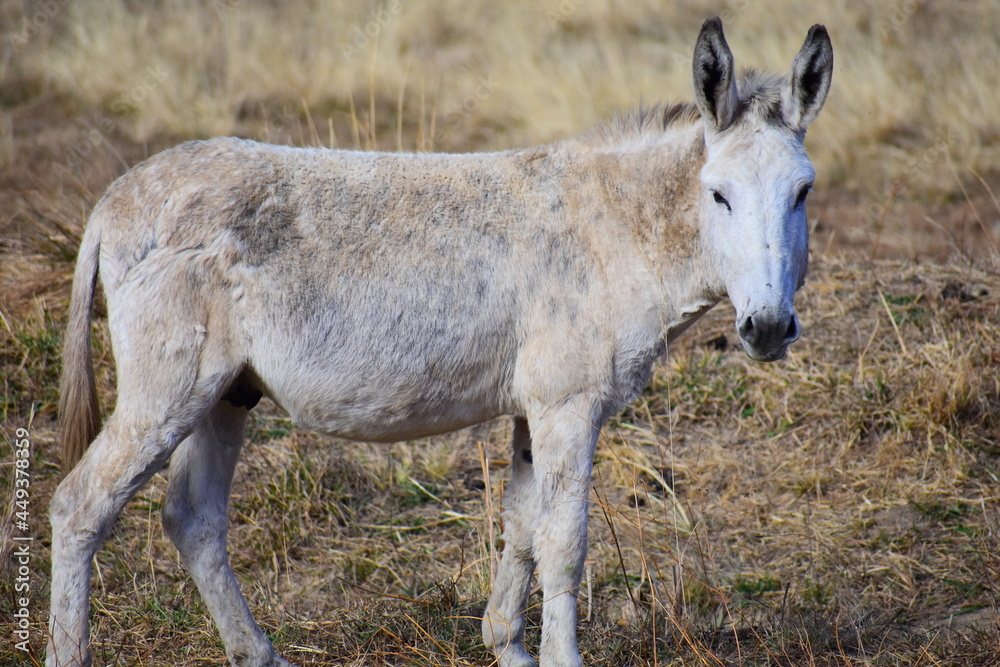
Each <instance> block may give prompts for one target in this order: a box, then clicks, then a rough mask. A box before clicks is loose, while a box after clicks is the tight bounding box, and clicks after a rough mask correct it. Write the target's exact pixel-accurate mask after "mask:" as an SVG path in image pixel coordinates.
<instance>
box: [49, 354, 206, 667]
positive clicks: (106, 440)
mask: <svg viewBox="0 0 1000 667" xmlns="http://www.w3.org/2000/svg"><path fill="white" fill-rule="evenodd" d="M192 370H193V369H192ZM192 375H193V373H192ZM211 384H212V383H211V382H209V383H206V384H202V383H189V384H188V388H190V387H191V386H192V385H194V390H193V391H191V392H190V393H188V395H187V396H184V397H183V400H181V401H172V400H170V399H172V398H174V396H171V395H170V394H169V393H167V392H165V394H166V396H167V399H168V400H167V405H171V406H172V408H171V409H168V410H167V411H166V414H162V415H160V416H159V417H158V418H155V419H153V418H150V416H149V414H148V413H147V414H144V415H137V414H136V413H137V412H138V411H137V410H132V409H130V408H132V407H134V403H133V402H132V401H131V400H130V398H129V394H128V393H123V394H119V406H118V408H117V409H116V411H115V413H114V414H113V415H112V416H111V418H110V419H109V420H108V423H107V424H106V425H105V427H104V429H103V430H102V431H101V433H100V434H99V435H98V436H97V439H96V440H94V442H93V444H91V446H90V448H89V450H88V451H87V453H86V454H85V455H84V456H83V458H82V459H81V460H80V462H79V463H78V464H77V466H76V467H75V468H74V469H73V470H72V472H70V474H69V475H67V476H66V478H65V479H64V480H63V481H62V483H60V484H59V487H58V488H57V489H56V492H55V493H54V494H53V496H52V502H51V504H50V506H49V521H50V522H51V524H52V583H51V587H50V588H51V591H52V604H51V607H50V611H49V633H50V634H49V648H48V656H47V658H46V665H48V666H49V667H78V666H86V665H90V664H91V661H92V654H91V650H90V629H89V619H88V616H89V613H88V607H89V596H90V574H91V563H92V561H93V558H94V555H95V554H96V553H97V550H98V548H99V547H100V546H101V543H102V542H103V541H104V538H105V537H106V536H107V535H108V533H110V532H111V528H112V526H113V525H114V522H115V519H116V518H117V517H118V515H119V514H120V513H121V511H122V509H123V508H124V507H125V505H126V504H127V503H128V501H129V500H130V499H131V498H132V496H133V495H134V494H135V493H136V491H138V490H139V489H140V488H141V487H142V486H143V485H144V484H145V483H146V482H147V481H148V480H149V479H150V477H152V476H153V474H155V473H156V471H158V470H159V469H160V468H162V467H163V465H164V463H165V462H166V461H167V459H169V458H170V455H171V454H172V453H173V451H174V450H175V449H176V447H177V446H178V444H179V443H180V442H181V440H182V439H183V438H184V437H185V435H187V433H188V432H189V431H190V430H191V427H192V422H193V421H195V420H196V419H197V418H198V417H200V415H201V413H202V412H203V411H204V409H205V408H204V407H202V405H200V403H201V402H200V401H199V400H198V398H199V396H203V395H204V394H203V393H202V390H205V391H211V388H210V387H209V385H211ZM133 396H134V394H133Z"/></svg>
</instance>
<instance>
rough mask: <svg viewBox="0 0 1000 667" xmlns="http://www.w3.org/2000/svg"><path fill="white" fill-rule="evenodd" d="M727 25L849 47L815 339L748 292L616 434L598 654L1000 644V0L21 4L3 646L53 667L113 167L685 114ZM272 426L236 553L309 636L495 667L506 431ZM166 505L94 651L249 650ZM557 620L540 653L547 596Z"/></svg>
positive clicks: (594, 523)
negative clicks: (213, 600) (54, 519)
mask: <svg viewBox="0 0 1000 667" xmlns="http://www.w3.org/2000/svg"><path fill="white" fill-rule="evenodd" d="M713 14H718V15H721V16H722V17H723V19H724V21H725V24H726V32H727V37H728V39H729V42H730V44H731V46H732V48H733V51H734V53H735V55H736V59H737V64H743V65H755V66H760V67H763V68H766V69H772V70H784V69H786V68H787V67H788V65H789V64H790V62H791V58H792V56H793V55H794V54H795V52H796V50H797V49H798V47H799V45H800V44H801V41H802V39H803V37H804V35H805V33H806V30H807V29H808V27H809V26H810V25H811V24H812V23H817V22H820V23H824V24H826V25H827V27H828V28H829V30H830V34H831V36H832V38H833V42H834V49H835V52H836V59H837V65H836V71H835V76H834V83H833V89H832V91H831V95H830V98H829V101H828V102H827V105H826V108H825V109H824V112H823V114H822V115H821V116H820V119H819V121H818V122H817V123H816V124H815V125H814V126H813V127H812V128H811V129H810V134H809V136H808V138H807V142H806V143H807V146H808V148H809V150H810V153H811V155H812V157H813V159H814V162H815V165H816V168H817V172H818V175H819V177H818V179H817V187H816V192H815V195H814V197H812V198H811V199H810V209H809V219H810V224H811V228H812V232H813V234H812V241H811V252H812V267H811V273H810V278H809V280H808V282H807V284H806V287H805V288H804V289H803V290H802V292H801V293H800V295H799V298H798V301H797V305H798V307H799V311H800V315H801V318H802V324H803V328H804V335H803V338H802V340H801V341H799V342H798V343H796V344H795V345H794V346H793V347H792V349H791V351H790V353H789V355H788V357H787V358H786V359H785V360H783V361H782V362H779V363H776V364H771V365H762V364H756V363H754V362H751V361H749V360H748V359H747V358H746V357H745V355H743V354H742V352H741V351H739V350H738V349H737V348H736V346H735V345H734V342H735V334H734V332H733V323H732V320H733V314H732V310H731V308H729V307H728V304H723V305H722V306H720V307H719V308H717V309H716V310H715V311H713V312H712V313H710V314H709V315H708V316H706V317H705V318H704V320H703V321H701V322H700V323H699V324H698V325H696V326H695V327H694V328H693V329H692V330H691V331H690V332H688V333H687V334H686V336H685V337H684V338H682V339H681V341H680V342H679V344H678V345H677V346H676V347H675V348H674V349H672V350H671V355H670V357H669V359H668V361H667V362H666V363H665V364H664V365H662V366H661V367H659V368H658V369H657V371H656V374H655V376H654V379H653V381H652V383H651V384H650V386H649V387H647V389H646V390H645V392H644V393H643V394H642V396H641V398H640V399H639V400H638V401H637V402H636V403H635V404H634V405H633V406H631V407H630V408H628V409H626V410H625V411H624V412H623V413H622V414H620V415H617V416H616V417H615V418H614V419H613V420H612V421H611V423H610V424H609V426H608V427H607V428H606V429H605V431H604V433H603V434H602V437H601V441H600V446H599V451H598V454H597V465H596V468H595V472H594V478H593V496H592V500H593V509H592V514H591V524H590V525H591V546H590V550H589V554H588V556H589V559H588V568H587V577H586V580H585V582H584V587H583V590H582V592H581V595H580V617H581V621H580V626H581V633H580V634H581V639H582V646H581V649H582V651H583V653H584V659H585V661H587V663H588V664H594V665H664V666H666V665H787V666H797V665H838V666H840V665H842V666H845V667H846V666H860V665H872V666H875V665H899V666H903V665H907V666H910V665H927V666H928V667H930V666H942V665H953V666H956V667H959V666H966V665H972V666H978V665H982V666H987V665H997V664H1000V616H998V609H997V604H998V599H1000V513H998V510H1000V379H998V374H997V372H996V369H997V366H998V364H1000V272H998V268H1000V264H998V247H1000V202H998V197H1000V112H998V109H1000V39H998V37H997V33H996V26H997V25H1000V2H998V0H897V1H895V2H876V1H875V0H869V1H863V0H852V1H851V2H848V1H847V0H832V1H830V2H826V3H818V2H817V3H802V2H792V0H729V1H720V2H706V1H703V0H677V1H675V2H667V1H665V0H635V1H630V2H614V1H612V0H535V1H530V0H514V1H510V2H504V3H498V2H497V3H491V2H460V1H459V0H440V1H435V2H431V1H429V0H428V1H423V0H420V1H418V0H412V1H406V0H385V1H383V2H350V3H348V2H346V1H341V2H333V1H331V2H322V1H320V0H311V1H310V0H295V1H290V2H275V1H273V0H203V1H202V2H195V1H194V0H157V1H156V2H142V1H140V0H109V1H98V0H77V1H76V2H70V1H69V0H40V1H38V2H29V1H27V0H24V1H14V0H0V53H2V58H3V59H2V61H0V183H2V185H0V385H2V394H0V421H2V427H0V429H2V438H0V440H2V443H3V444H2V449H0V535H2V536H3V541H2V543H0V556H2V559H0V573H2V574H0V665H37V664H41V660H42V650H43V647H44V631H45V619H46V613H47V604H48V602H47V599H48V584H47V580H48V524H47V517H46V506H47V503H48V498H49V497H50V496H51V493H52V491H53V489H54V488H55V485H56V484H57V482H58V480H59V477H60V472H59V469H58V454H57V449H58V443H57V442H56V441H55V437H54V434H55V430H54V426H55V416H56V415H55V412H56V409H55V406H56V402H57V379H58V375H59V370H60V361H59V354H60V346H61V335H62V330H63V322H64V318H65V312H66V307H67V301H68V287H69V280H70V276H71V271H72V266H73V259H74V255H75V252H76V246H77V244H78V242H79V238H80V233H81V229H82V227H83V225H84V223H85V220H86V217H87V214H88V212H89V210H90V209H91V208H92V207H93V205H94V204H95V203H96V201H97V200H98V198H99V197H100V195H101V193H102V192H103V191H104V189H105V188H106V187H107V186H108V185H109V184H110V183H111V182H112V181H113V180H114V179H115V178H116V177H117V176H119V175H121V174H122V173H124V172H125V171H126V170H127V169H128V168H129V167H130V166H132V165H134V164H136V163H138V162H139V161H141V160H142V159H143V158H145V157H147V156H149V155H152V154H154V153H156V152H158V151H160V150H162V149H164V148H166V147H169V146H171V145H174V144H176V143H178V142H180V141H183V140H186V139H191V138H204V137H209V136H216V135H223V134H235V135H239V136H245V137H251V138H257V139H261V140H267V141H272V142H277V143H287V144H293V145H310V146H332V147H338V148H359V149H380V150H420V151H428V150H445V151H486V150H497V149H505V148H509V147H516V146H527V145H531V144H535V143H542V142H548V141H555V140H558V139H561V138H564V137H568V136H571V135H572V134H575V133H578V132H580V131H583V130H585V129H587V128H588V127H590V126H591V125H593V124H594V123H596V122H599V121H600V120H601V119H603V118H606V117H608V116H609V115H611V114H612V113H613V112H614V111H616V110H620V109H625V108H628V107H629V106H632V105H635V104H637V103H639V102H640V101H645V102H652V101H656V100H659V99H663V100H687V99H690V98H691V92H690V86H691V84H690V79H691V76H690V54H691V49H692V47H693V44H694V39H695V37H696V35H697V31H698V28H699V26H700V24H701V22H702V21H703V20H704V19H705V18H706V17H708V16H710V15H713ZM103 317H104V313H103V311H102V306H98V313H97V317H96V323H95V327H94V334H95V336H94V338H95V350H96V355H95V356H96V358H97V363H98V366H99V373H98V376H99V386H100V390H101V398H102V407H103V411H104V414H107V413H108V412H109V411H110V409H111V408H112V407H113V405H114V388H113V386H114V385H113V380H114V378H113V368H112V360H111V353H110V350H109V347H108V341H107V335H106V330H105V328H104V321H103ZM252 416H253V419H252V425H251V432H250V442H249V444H248V446H247V448H246V451H245V453H244V457H243V460H242V461H241V463H240V466H239V468H238V469H237V480H236V484H235V489H234V493H233V496H232V500H231V510H230V515H231V519H232V528H231V533H230V548H231V553H232V559H233V562H234V567H235V569H236V570H237V573H238V576H239V577H240V578H241V580H242V584H243V588H244V591H245V592H246V594H247V597H248V599H249V600H250V602H251V605H252V607H253V608H254V611H255V613H256V615H257V618H258V619H259V620H260V621H261V623H262V625H263V626H264V627H265V629H266V631H267V632H268V633H269V634H270V636H271V637H272V638H273V640H274V642H275V644H276V646H277V647H278V649H279V651H280V652H281V653H282V654H283V655H285V656H286V657H288V658H290V659H292V660H293V661H295V662H296V663H298V664H302V665H408V664H418V665H453V664H454V665H488V664H490V662H491V657H490V655H489V654H488V652H487V651H486V650H485V649H484V647H483V646H482V645H481V643H480V638H479V629H478V628H479V622H478V617H479V616H480V615H481V613H482V610H483V606H484V604H485V600H486V596H487V594H488V587H489V581H490V572H491V568H492V567H493V564H494V562H495V558H496V552H497V549H498V548H499V546H500V545H499V539H498V536H499V534H500V532H501V529H502V528H501V525H500V517H499V511H500V507H499V505H500V498H501V495H502V489H503V485H504V480H505V476H506V474H507V473H506V466H507V463H508V459H509V454H508V444H507V443H508V439H509V431H510V423H509V422H508V421H505V420H500V421H497V422H496V423H489V424H485V425H482V426H479V427H476V428H472V429H468V430H466V431H463V432H460V433H458V434H455V435H452V436H448V437H440V438H432V439H429V440H427V441H422V442H408V443H399V444H395V445H369V444H359V443H348V442H342V441H337V440H334V439H331V438H328V437H325V436H319V435H315V434H313V433H309V432H305V431H300V430H298V429H297V428H296V427H295V426H294V425H293V424H292V423H290V422H289V420H288V419H287V418H286V416H285V415H283V414H282V413H280V411H278V410H277V409H276V408H275V407H274V406H273V405H269V404H267V402H266V401H265V402H264V403H263V404H262V405H261V406H260V407H258V408H257V409H255V410H254V411H253V413H252ZM19 429H23V431H20V432H21V433H24V432H27V433H28V434H29V435H30V447H29V450H28V456H27V459H26V460H27V461H28V468H27V470H28V471H29V474H30V488H29V497H28V499H27V500H28V502H27V504H26V505H24V504H22V505H18V504H17V502H16V500H17V499H16V496H15V493H16V488H15V483H16V481H15V475H16V470H17V468H16V463H15V462H16V460H17V459H16V451H15V449H16V444H17V443H18V442H19V441H21V440H22V438H21V436H19V435H18V433H19ZM22 449H23V448H22ZM163 491H164V480H163V478H162V477H160V476H157V478H156V479H155V480H154V482H153V483H152V484H151V485H150V487H149V488H147V489H145V490H144V491H142V492H141V493H140V495H139V497H137V498H136V499H135V500H134V501H133V503H132V504H131V506H130V507H129V508H128V509H127V510H126V512H125V514H124V516H123V519H122V520H121V521H120V522H119V524H118V526H117V528H116V530H115V531H114V533H113V535H112V537H111V538H110V539H109V541H108V543H107V545H106V547H105V548H104V549H103V550H102V551H101V552H100V553H99V555H98V557H97V560H98V567H97V568H96V573H95V576H94V581H93V608H92V619H93V624H94V636H95V640H96V641H97V647H96V652H97V658H98V662H99V663H100V664H108V665H185V666H186V665H209V664H213V665H217V664H221V663H223V662H224V659H225V656H224V653H223V651H222V647H221V644H220V642H219V640H218V637H217V634H216V632H215V630H214V628H213V627H212V625H211V622H210V620H209V618H208V616H207V613H206V611H205V608H204V606H203V604H202V602H201V600H200V598H199V596H198V594H197V592H196V591H195V590H194V586H193V584H192V582H191V581H190V580H189V579H188V578H187V576H186V575H185V573H184V572H183V569H182V568H181V566H180V564H179V562H178V558H177V554H176V551H175V550H174V548H173V547H172V545H171V544H170V543H169V541H168V540H167V539H166V537H165V536H164V534H163V530H162V528H161V526H160V521H159V512H158V509H159V507H160V505H161V503H162V502H163ZM22 500H23V499H22ZM18 512H25V514H23V515H18ZM22 519H23V520H24V521H25V523H26V524H27V526H26V529H25V526H20V525H19V524H18V522H19V521H21V520H22ZM23 537H31V538H32V539H31V541H30V542H26V541H22V540H17V539H15V538H23ZM24 545H28V552H29V554H30V563H29V565H27V566H26V568H27V570H26V572H27V574H25V571H22V570H21V569H20V565H19V562H18V560H17V558H16V555H17V554H18V553H21V552H19V551H18V549H21V548H22V547H23V546H24ZM21 583H25V584H27V585H28V589H27V591H25V590H24V589H23V588H20V587H19V586H20V584H21ZM23 596H27V599H28V601H29V604H28V606H27V610H28V612H27V613H28V616H29V621H30V624H29V625H30V637H29V639H28V644H27V645H22V648H28V649H29V650H28V651H27V652H25V651H22V650H21V649H20V648H18V647H17V644H18V642H19V641H20V639H19V638H18V635H17V634H16V633H17V630H18V629H19V619H18V618H17V617H15V614H17V613H21V612H20V610H21V605H20V602H19V598H21V597H23ZM532 600H533V602H534V603H538V602H540V597H539V596H538V595H537V594H536V595H534V597H533V598H532ZM530 618H531V621H530V624H529V625H530V629H529V641H530V642H531V645H537V639H538V624H539V622H540V611H539V609H537V608H535V609H532V611H531V617H530Z"/></svg>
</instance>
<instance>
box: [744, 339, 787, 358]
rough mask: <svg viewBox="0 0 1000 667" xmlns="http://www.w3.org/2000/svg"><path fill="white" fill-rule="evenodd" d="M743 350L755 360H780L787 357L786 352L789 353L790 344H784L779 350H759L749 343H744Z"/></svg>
mask: <svg viewBox="0 0 1000 667" xmlns="http://www.w3.org/2000/svg"><path fill="white" fill-rule="evenodd" d="M743 351H744V352H746V353H747V356H748V357H750V358H751V359H753V360H754V361H778V360H779V359H784V358H785V354H787V353H788V346H787V345H784V346H782V347H780V348H778V349H777V350H768V351H759V350H753V349H751V348H749V347H748V346H747V344H746V343H744V344H743Z"/></svg>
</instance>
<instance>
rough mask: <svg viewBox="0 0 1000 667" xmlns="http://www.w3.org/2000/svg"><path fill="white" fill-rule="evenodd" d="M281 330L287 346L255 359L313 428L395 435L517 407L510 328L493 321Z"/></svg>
mask: <svg viewBox="0 0 1000 667" xmlns="http://www.w3.org/2000/svg"><path fill="white" fill-rule="evenodd" d="M466 324H474V323H469V322H467V323H466ZM272 333H273V334H276V335H277V336H279V338H278V339H279V340H283V341H284V342H285V344H284V345H283V346H282V347H275V348H272V349H264V346H259V345H255V346H254V347H255V348H257V349H255V350H254V351H253V353H252V354H251V355H250V356H251V358H250V366H251V368H252V369H253V371H254V373H255V374H256V375H257V376H258V377H259V378H260V380H261V382H262V383H263V384H264V390H265V391H266V392H267V393H268V394H269V395H270V396H271V397H272V398H273V399H274V400H276V401H277V402H278V403H279V404H281V405H282V406H283V407H284V408H285V409H286V410H287V411H288V412H289V414H290V415H291V416H292V418H293V419H294V420H295V421H296V422H297V423H299V424H301V425H303V426H305V427H307V428H312V429H315V430H318V431H324V432H327V433H331V434H334V435H338V436H341V437H344V438H350V439H354V440H369V441H385V442H392V441H397V440H407V439H412V438H417V437H422V436H426V435H431V434H436V433H445V432H448V431H453V430H455V429H458V428H462V427H464V426H468V425H470V424H476V423H479V422H482V421H485V420H487V419H491V418H493V417H496V416H498V415H501V414H507V413H512V412H517V406H516V405H515V402H514V400H513V399H512V396H511V386H510V385H511V377H512V376H513V368H514V359H515V354H514V352H513V350H514V347H515V346H514V343H513V341H512V340H509V339H507V336H508V335H509V334H504V333H501V332H496V331H495V330H494V331H493V332H492V333H491V331H490V330H488V328H485V327H483V328H479V329H475V328H473V329H471V330H469V331H463V332H442V331H436V332H435V331H423V330H420V328H419V327H417V328H413V327H410V328H405V327H402V328H398V329H395V330H385V329H383V328H381V327H368V328H364V327H361V328H359V329H358V330H354V331H347V330H340V331H339V332H338V333H339V335H336V336H331V335H329V332H324V331H322V330H318V329H316V330H308V331H303V330H299V331H298V332H295V333H292V332H280V333H279V332H272ZM268 338H270V336H268ZM258 340H259V338H258Z"/></svg>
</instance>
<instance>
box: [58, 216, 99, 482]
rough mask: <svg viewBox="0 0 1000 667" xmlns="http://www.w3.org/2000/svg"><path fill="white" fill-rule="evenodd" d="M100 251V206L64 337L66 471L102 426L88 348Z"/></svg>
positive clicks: (83, 245)
mask: <svg viewBox="0 0 1000 667" xmlns="http://www.w3.org/2000/svg"><path fill="white" fill-rule="evenodd" d="M100 252H101V224H100V207H98V209H97V210H96V211H95V212H94V215H93V216H92V217H91V220H90V223H89V224H88V225H87V229H86V231H85V232H84V234H83V240H82V241H81V242H80V251H79V253H78V254H77V259H76V273H74V275H73V297H72V300H71V301H70V306H69V323H68V325H67V327H66V337H65V339H64V340H63V353H62V362H63V370H62V383H61V386H60V397H59V436H60V439H61V440H62V451H63V453H62V466H63V471H64V472H69V471H70V470H72V469H73V466H75V465H76V462H77V461H79V460H80V457H81V456H83V453H84V451H86V449H87V447H88V446H89V445H90V443H91V442H92V441H93V439H94V438H95V437H97V432H98V430H100V426H101V415H100V409H99V408H98V406H97V391H96V389H95V387H94V363H93V355H92V353H91V350H90V318H91V310H92V308H93V305H94V292H95V291H96V290H97V269H98V264H99V261H100Z"/></svg>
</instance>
